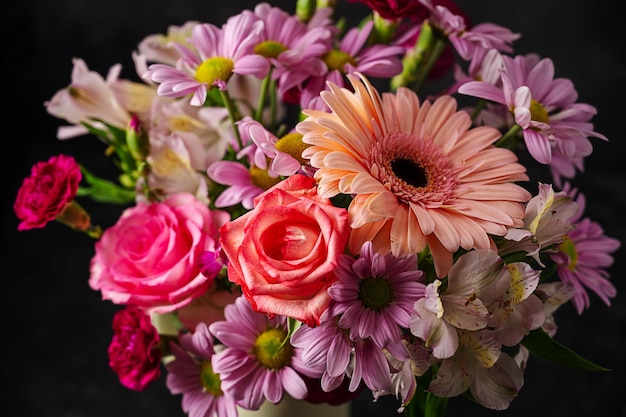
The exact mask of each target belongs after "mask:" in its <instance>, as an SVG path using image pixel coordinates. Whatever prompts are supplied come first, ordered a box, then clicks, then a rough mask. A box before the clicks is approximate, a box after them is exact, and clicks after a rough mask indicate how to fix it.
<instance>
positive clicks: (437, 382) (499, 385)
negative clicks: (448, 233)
mask: <svg viewBox="0 0 626 417" xmlns="http://www.w3.org/2000/svg"><path fill="white" fill-rule="evenodd" d="M459 341H460V344H459V348H458V350H457V351H456V353H455V354H454V356H453V357H451V358H449V359H444V360H443V361H442V363H441V366H440V367H439V370H438V371H437V376H436V377H435V379H434V380H433V381H432V382H431V383H430V385H429V386H428V391H430V392H431V393H433V394H435V395H437V396H439V397H455V396H457V395H461V394H462V393H464V392H465V391H466V390H468V389H469V390H470V392H471V394H472V396H473V397H474V398H475V399H476V400H477V401H478V402H479V403H480V404H482V405H483V406H485V407H487V408H491V409H494V410H504V409H506V408H508V406H509V404H510V403H511V401H512V400H513V399H514V398H515V397H516V396H517V393H518V392H519V390H520V389H521V388H522V385H523V384H524V376H523V373H522V371H521V369H520V368H519V366H518V365H517V363H516V362H515V360H514V359H513V358H512V357H510V356H509V355H507V354H505V353H502V351H501V346H502V345H501V343H500V340H499V338H498V336H497V334H496V332H494V331H492V330H487V329H483V330H480V331H477V332H465V331H459Z"/></svg>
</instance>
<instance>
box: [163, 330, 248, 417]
mask: <svg viewBox="0 0 626 417" xmlns="http://www.w3.org/2000/svg"><path fill="white" fill-rule="evenodd" d="M170 348H171V349H172V353H173V355H174V357H175V359H174V361H172V362H170V363H169V364H168V365H167V371H168V374H167V379H166V384H167V387H168V388H169V390H170V392H171V393H172V394H182V395H183V400H182V408H183V411H184V412H185V413H187V415H188V416H189V417H213V416H220V417H237V415H238V413H237V405H236V403H235V401H234V400H233V399H232V398H231V397H229V396H227V395H225V394H224V392H223V391H222V389H221V383H220V377H219V375H217V374H216V373H215V372H214V371H213V368H212V366H211V357H212V356H213V355H214V353H215V350H214V346H213V337H212V336H211V334H210V333H209V330H208V328H207V325H206V324H205V323H200V324H198V326H197V327H196V330H195V332H194V333H193V334H189V333H187V334H183V335H181V336H180V346H179V345H177V344H175V343H171V344H170Z"/></svg>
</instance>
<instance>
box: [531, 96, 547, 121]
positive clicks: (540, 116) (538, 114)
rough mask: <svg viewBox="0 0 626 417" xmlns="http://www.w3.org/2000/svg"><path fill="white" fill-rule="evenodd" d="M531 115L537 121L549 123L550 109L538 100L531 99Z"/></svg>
mask: <svg viewBox="0 0 626 417" xmlns="http://www.w3.org/2000/svg"><path fill="white" fill-rule="evenodd" d="M530 117H531V119H532V120H534V121H536V122H542V123H549V122H550V117H548V111H547V110H546V108H545V107H543V106H542V105H541V103H539V102H538V101H537V100H535V99H530Z"/></svg>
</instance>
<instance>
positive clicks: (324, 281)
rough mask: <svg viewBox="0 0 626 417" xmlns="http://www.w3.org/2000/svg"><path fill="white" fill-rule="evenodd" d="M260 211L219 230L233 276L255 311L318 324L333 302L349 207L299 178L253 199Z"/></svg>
mask: <svg viewBox="0 0 626 417" xmlns="http://www.w3.org/2000/svg"><path fill="white" fill-rule="evenodd" d="M254 204H255V207H254V209H253V210H251V211H249V212H247V213H246V214H244V215H243V216H241V217H239V218H237V219H236V220H233V221H232V222H229V223H226V224H225V225H224V226H222V227H221V229H220V244H221V245H222V249H223V250H224V253H225V254H226V256H227V258H228V261H229V264H228V278H229V280H230V281H232V282H234V283H235V284H238V285H240V286H241V289H242V292H243V295H244V296H245V297H246V298H247V299H248V301H249V302H250V304H251V305H252V307H253V308H254V309H255V310H256V311H258V312H262V313H267V314H269V315H270V316H272V315H275V314H278V315H282V316H287V317H292V318H295V319H298V320H301V321H303V322H305V323H307V324H308V325H309V326H316V325H318V324H319V322H320V316H321V315H322V313H323V312H324V311H325V310H326V309H327V308H328V305H329V304H330V296H329V295H328V292H327V291H326V290H327V289H328V287H329V286H330V285H331V284H332V283H333V282H334V281H336V279H337V278H336V277H335V275H334V273H333V271H334V269H335V267H336V266H337V259H338V257H339V255H340V254H341V253H342V252H343V251H344V248H345V246H346V242H347V241H348V236H349V233H350V226H349V223H348V213H347V211H346V210H345V209H343V208H339V207H335V206H333V205H332V204H331V202H330V200H329V199H327V198H322V197H320V196H319V195H318V194H317V188H315V180H314V179H312V178H310V177H306V176H304V175H300V174H296V175H292V176H291V177H289V178H287V179H286V180H284V181H281V182H279V183H278V184H276V185H275V186H274V187H273V188H270V189H269V190H267V191H266V192H265V193H263V194H261V195H259V196H258V197H256V198H255V200H254Z"/></svg>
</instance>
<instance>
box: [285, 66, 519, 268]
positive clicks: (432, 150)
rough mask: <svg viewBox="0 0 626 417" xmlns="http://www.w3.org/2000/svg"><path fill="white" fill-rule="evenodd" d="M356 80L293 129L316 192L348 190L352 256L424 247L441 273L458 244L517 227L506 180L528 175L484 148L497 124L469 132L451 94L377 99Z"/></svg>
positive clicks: (485, 242)
mask: <svg viewBox="0 0 626 417" xmlns="http://www.w3.org/2000/svg"><path fill="white" fill-rule="evenodd" d="M359 76H360V78H361V81H362V82H360V81H359V80H358V79H357V78H356V77H355V76H349V79H350V81H351V83H352V85H353V87H354V90H355V92H354V93H352V92H350V91H348V90H347V89H341V88H339V87H338V86H337V85H334V84H330V89H331V91H324V92H322V93H321V94H322V97H323V99H324V100H325V102H326V103H327V104H328V106H329V107H330V109H331V112H330V113H327V112H322V111H315V110H305V111H304V112H305V113H306V114H307V115H308V118H307V119H305V120H304V121H302V122H300V123H299V124H298V125H297V127H296V130H297V131H299V132H300V133H302V134H303V135H304V137H303V141H304V142H305V143H307V144H309V145H311V146H310V147H308V148H307V149H306V150H305V151H304V152H303V157H304V158H308V159H310V163H311V165H312V166H313V167H315V168H318V170H317V171H316V173H315V178H316V179H317V181H318V192H319V193H320V195H323V196H327V197H332V196H335V195H337V194H339V193H343V194H346V195H352V196H354V198H353V199H352V201H351V203H350V206H349V207H348V211H349V215H350V222H351V226H352V228H353V231H352V234H351V237H350V243H349V247H350V250H351V252H352V253H356V252H358V250H359V249H360V248H361V246H362V245H363V243H364V242H366V241H372V242H373V244H374V248H375V249H376V251H377V252H385V251H388V250H390V249H391V250H392V252H393V254H394V255H395V256H397V257H403V256H406V255H408V254H409V253H419V252H421V251H422V250H424V249H425V248H426V247H428V248H429V250H430V253H431V254H432V256H433V261H434V265H435V269H436V273H437V275H438V276H440V277H443V276H445V275H446V274H447V272H448V270H449V268H450V267H451V266H452V254H453V253H454V252H456V251H457V250H458V249H459V248H460V247H462V248H464V249H468V250H469V249H472V248H479V249H487V248H489V247H491V245H492V241H491V238H490V236H489V235H490V234H492V235H498V236H503V235H505V234H506V232H507V228H508V227H519V226H521V225H522V219H523V217H524V206H523V204H522V203H523V202H525V201H528V200H529V199H530V193H528V191H526V190H525V189H524V188H522V187H521V186H519V185H517V184H515V183H514V182H515V181H525V180H527V179H528V177H527V175H526V170H525V168H524V167H523V166H522V165H521V164H519V163H518V162H517V157H516V156H515V154H514V153H513V152H511V151H510V150H508V149H503V148H496V147H495V146H493V142H494V141H495V140H496V139H498V138H499V136H500V133H499V132H498V131H497V130H496V129H494V128H490V127H477V128H474V129H470V125H471V120H470V117H469V115H468V114H467V113H466V112H462V111H457V103H456V101H455V100H454V99H453V98H452V97H450V96H443V97H440V98H438V99H437V100H436V101H435V102H434V103H431V102H429V101H425V102H424V103H423V104H421V103H420V102H419V99H418V97H417V95H416V94H415V93H414V92H413V91H411V90H409V89H406V88H400V89H398V91H397V93H396V94H395V95H394V94H385V95H383V96H382V98H381V96H380V95H379V93H378V92H377V91H376V89H375V88H374V87H373V86H372V85H371V84H370V83H369V81H368V80H367V79H366V78H365V77H364V76H363V75H360V74H359Z"/></svg>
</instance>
